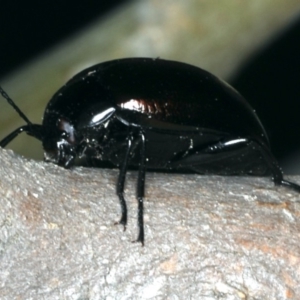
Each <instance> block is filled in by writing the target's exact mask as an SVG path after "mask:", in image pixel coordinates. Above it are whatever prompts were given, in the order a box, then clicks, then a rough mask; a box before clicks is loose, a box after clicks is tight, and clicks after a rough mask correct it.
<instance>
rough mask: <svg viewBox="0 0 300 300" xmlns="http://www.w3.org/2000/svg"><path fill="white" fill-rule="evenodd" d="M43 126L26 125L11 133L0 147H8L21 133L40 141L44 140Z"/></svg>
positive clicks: (0, 143) (1, 142) (2, 141)
mask: <svg viewBox="0 0 300 300" xmlns="http://www.w3.org/2000/svg"><path fill="white" fill-rule="evenodd" d="M41 129H42V126H41V125H37V124H30V125H24V126H21V127H19V128H17V129H15V130H14V131H13V132H11V133H10V134H9V135H8V136H6V137H5V138H4V139H2V140H1V141H0V147H2V148H4V147H6V145H8V144H9V143H10V142H11V141H12V140H13V139H15V138H16V137H17V136H18V135H19V134H20V133H22V132H26V133H27V134H29V135H31V136H33V137H35V138H37V139H38V140H41V139H42V133H41Z"/></svg>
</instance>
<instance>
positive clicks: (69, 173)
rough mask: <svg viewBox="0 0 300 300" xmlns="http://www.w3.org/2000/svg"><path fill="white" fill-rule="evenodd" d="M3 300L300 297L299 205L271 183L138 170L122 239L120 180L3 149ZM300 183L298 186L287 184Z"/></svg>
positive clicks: (130, 179) (130, 182) (130, 183)
mask: <svg viewBox="0 0 300 300" xmlns="http://www.w3.org/2000/svg"><path fill="white" fill-rule="evenodd" d="M0 175H1V181H0V241H1V243H0V247H1V248H0V249H1V256H0V270H1V272H0V282H1V287H0V294H1V299H221V298H222V299H248V300H250V299H299V298H298V297H299V295H300V272H299V265H300V243H299V241H300V218H299V216H300V203H299V200H300V197H299V194H297V193H296V192H293V191H290V190H288V189H286V188H283V187H274V185H273V183H272V182H271V180H270V178H256V177H220V176H199V175H182V174H160V173H151V172H148V173H147V177H146V198H145V231H146V232H145V233H146V242H145V246H144V247H142V246H141V245H140V244H139V243H131V241H132V240H134V239H135V238H136V236H137V225H136V211H137V203H136V199H135V190H136V172H129V173H128V176H127V185H126V199H127V203H128V209H129V223H128V226H127V230H126V231H125V232H123V230H122V227H121V226H115V225H114V222H115V221H117V220H118V219H119V218H120V207H119V203H118V199H117V196H116V194H115V184H116V179H117V175H118V171H117V170H106V169H90V168H81V167H79V168H74V169H71V170H65V169H63V168H60V167H57V166H55V165H53V164H46V163H43V162H36V161H33V160H27V159H24V158H22V157H20V156H16V155H15V154H14V153H13V152H12V151H10V150H9V151H7V150H2V149H0ZM290 179H291V180H293V181H296V182H300V177H299V176H298V177H293V178H290Z"/></svg>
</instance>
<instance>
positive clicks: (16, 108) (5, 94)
mask: <svg viewBox="0 0 300 300" xmlns="http://www.w3.org/2000/svg"><path fill="white" fill-rule="evenodd" d="M0 93H1V95H2V97H3V98H5V99H6V100H7V102H8V103H9V104H10V105H11V106H12V107H13V108H14V109H15V111H16V112H17V113H18V114H19V116H20V117H21V118H22V119H23V120H24V121H25V122H26V123H27V124H28V125H30V126H31V125H32V123H31V122H30V121H29V119H28V118H27V117H26V116H25V114H24V113H23V112H22V111H21V110H20V108H19V107H18V106H17V105H16V104H15V103H14V101H13V100H12V99H11V98H10V97H9V96H8V95H7V93H6V92H5V91H4V90H3V89H2V87H1V86H0Z"/></svg>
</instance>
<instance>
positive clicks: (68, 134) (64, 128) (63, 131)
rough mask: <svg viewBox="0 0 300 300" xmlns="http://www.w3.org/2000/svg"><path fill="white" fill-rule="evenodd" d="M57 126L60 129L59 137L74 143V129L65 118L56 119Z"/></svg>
mask: <svg viewBox="0 0 300 300" xmlns="http://www.w3.org/2000/svg"><path fill="white" fill-rule="evenodd" d="M57 128H58V130H59V131H60V138H62V139H64V140H67V141H68V142H69V143H71V144H72V143H75V129H74V127H73V125H72V124H71V123H70V122H69V121H68V120H66V119H63V118H61V119H58V122H57Z"/></svg>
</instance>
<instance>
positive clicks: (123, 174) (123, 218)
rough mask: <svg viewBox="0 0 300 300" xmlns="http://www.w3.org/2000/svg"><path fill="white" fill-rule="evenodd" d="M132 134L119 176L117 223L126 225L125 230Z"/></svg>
mask: <svg viewBox="0 0 300 300" xmlns="http://www.w3.org/2000/svg"><path fill="white" fill-rule="evenodd" d="M132 139H133V137H132V135H130V136H129V137H128V140H127V143H128V144H127V150H126V153H125V157H124V161H123V164H122V165H121V168H120V173H119V178H118V182H117V195H118V196H119V201H120V205H121V213H122V215H121V219H120V221H119V222H116V223H115V224H122V225H123V226H124V231H125V230H126V224H127V206H126V201H125V198H124V184H125V178H126V172H127V168H128V161H129V157H130V150H131V149H132Z"/></svg>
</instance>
